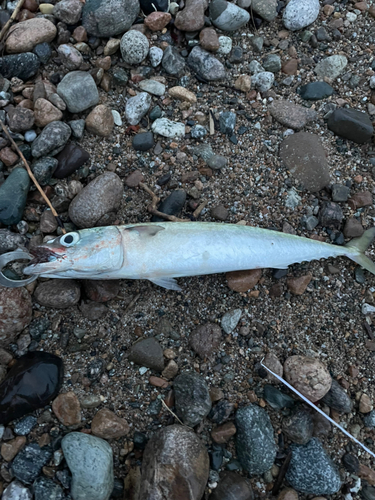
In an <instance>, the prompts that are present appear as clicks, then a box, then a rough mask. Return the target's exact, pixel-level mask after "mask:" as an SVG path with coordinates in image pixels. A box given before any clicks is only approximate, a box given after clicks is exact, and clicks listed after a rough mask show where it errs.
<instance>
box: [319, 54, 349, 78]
mask: <svg viewBox="0 0 375 500" xmlns="http://www.w3.org/2000/svg"><path fill="white" fill-rule="evenodd" d="M347 64H348V60H347V58H346V57H345V56H339V55H334V56H329V57H326V58H325V59H323V60H322V61H320V62H319V63H318V64H317V65H316V66H315V70H314V71H315V73H316V75H317V76H318V78H321V79H324V78H329V79H330V80H336V78H337V77H338V76H340V75H341V73H342V72H343V71H344V69H345V68H346V66H347Z"/></svg>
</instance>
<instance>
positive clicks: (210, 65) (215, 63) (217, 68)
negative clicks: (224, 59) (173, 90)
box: [187, 38, 226, 81]
mask: <svg viewBox="0 0 375 500" xmlns="http://www.w3.org/2000/svg"><path fill="white" fill-rule="evenodd" d="M219 41H220V38H219ZM187 62H188V65H189V67H190V68H191V69H192V70H193V71H194V72H195V73H196V74H197V75H198V76H200V77H201V78H203V79H204V80H207V81H216V80H222V79H223V78H225V77H226V72H225V69H224V66H223V65H222V63H221V62H220V61H219V60H218V59H216V57H214V56H213V55H212V54H211V53H210V52H207V51H206V50H203V49H202V48H201V47H199V46H196V47H194V48H193V49H192V51H191V52H190V54H189V56H188V59H187Z"/></svg>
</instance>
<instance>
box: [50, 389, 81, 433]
mask: <svg viewBox="0 0 375 500" xmlns="http://www.w3.org/2000/svg"><path fill="white" fill-rule="evenodd" d="M52 410H53V413H54V414H55V415H56V417H57V418H58V419H59V420H60V422H61V423H62V424H63V425H65V426H66V427H71V426H77V425H79V424H80V423H81V406H80V404H79V400H78V398H77V396H76V395H75V394H74V392H72V391H69V392H65V393H63V394H59V395H58V396H57V398H56V399H55V400H54V401H53V403H52Z"/></svg>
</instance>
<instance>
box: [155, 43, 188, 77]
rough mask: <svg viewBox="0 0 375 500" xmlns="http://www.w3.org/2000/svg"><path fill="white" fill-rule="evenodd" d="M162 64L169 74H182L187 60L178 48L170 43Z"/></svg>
mask: <svg viewBox="0 0 375 500" xmlns="http://www.w3.org/2000/svg"><path fill="white" fill-rule="evenodd" d="M161 65H162V66H163V69H164V70H165V71H166V72H167V73H168V74H169V75H172V76H181V75H182V73H183V71H184V68H185V60H184V58H183V57H181V56H180V54H179V53H178V50H177V49H175V48H174V47H172V46H171V45H168V47H167V48H166V49H165V50H164V54H163V59H162V61H161Z"/></svg>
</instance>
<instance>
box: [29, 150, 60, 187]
mask: <svg viewBox="0 0 375 500" xmlns="http://www.w3.org/2000/svg"><path fill="white" fill-rule="evenodd" d="M57 165H58V160H57V159H56V158H52V157H50V156H45V157H44V158H40V159H39V160H36V161H34V162H33V164H32V165H31V170H32V171H33V174H34V175H35V178H36V180H37V181H38V182H39V184H40V185H41V186H45V185H47V184H48V183H49V181H50V180H51V177H52V174H53V172H54V170H55V169H56V167H57Z"/></svg>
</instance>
